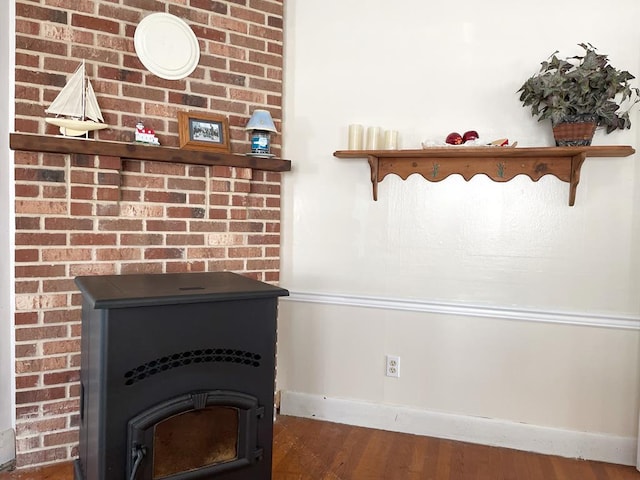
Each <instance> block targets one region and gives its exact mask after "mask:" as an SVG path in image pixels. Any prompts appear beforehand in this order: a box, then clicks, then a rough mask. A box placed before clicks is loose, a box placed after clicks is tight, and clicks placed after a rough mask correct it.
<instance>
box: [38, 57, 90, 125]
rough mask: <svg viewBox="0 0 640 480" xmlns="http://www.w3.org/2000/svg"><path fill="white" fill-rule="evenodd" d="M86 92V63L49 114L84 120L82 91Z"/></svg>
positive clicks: (56, 100) (54, 103)
mask: <svg viewBox="0 0 640 480" xmlns="http://www.w3.org/2000/svg"><path fill="white" fill-rule="evenodd" d="M83 90H84V63H83V64H82V65H80V67H79V68H78V70H76V73H74V74H73V75H72V76H71V78H70V79H69V83H67V84H66V85H65V86H64V88H63V89H62V90H60V93H59V94H58V96H57V97H56V98H55V99H54V100H53V102H51V105H49V108H47V109H46V110H45V112H47V113H52V114H54V115H65V116H68V117H77V118H82V110H83V109H82V91H83Z"/></svg>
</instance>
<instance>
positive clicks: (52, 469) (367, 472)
mask: <svg viewBox="0 0 640 480" xmlns="http://www.w3.org/2000/svg"><path fill="white" fill-rule="evenodd" d="M273 446H274V448H273V480H418V479H420V480H640V472H638V471H637V470H636V469H635V468H633V467H624V466H620V465H611V464H607V463H601V462H590V461H584V460H574V459H567V458H561V457H553V456H547V455H538V454H534V453H527V452H520V451H517V450H509V449H504V448H496V447H487V446H483V445H474V444H470V443H463V442H455V441H451V440H440V439H436V438H430V437H420V436H415V435H407V434H402V433H394V432H386V431H381V430H372V429H367V428H361V427H352V426H349V425H340V424H335V423H329V422H321V421H317V420H309V419H304V418H296V417H287V416H279V417H278V419H277V421H276V424H275V433H274V439H273ZM72 479H73V468H72V465H71V464H70V463H64V464H59V465H53V466H49V467H43V468H39V469H31V470H28V469H24V470H18V471H14V472H5V473H0V480H72Z"/></svg>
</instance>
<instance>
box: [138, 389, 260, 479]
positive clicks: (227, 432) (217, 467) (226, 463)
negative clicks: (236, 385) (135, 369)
mask: <svg viewBox="0 0 640 480" xmlns="http://www.w3.org/2000/svg"><path fill="white" fill-rule="evenodd" d="M263 416H264V408H262V407H259V406H258V399H257V398H255V397H252V396H250V395H244V394H240V393H237V392H228V391H208V392H198V393H191V394H187V395H183V396H181V397H177V398H174V399H171V400H168V401H165V402H162V403H160V404H158V405H155V406H154V407H153V408H151V409H149V410H147V411H145V412H142V413H141V414H140V415H137V416H136V417H134V418H132V419H131V420H130V421H129V424H128V432H129V434H128V444H127V450H128V451H129V452H130V453H131V455H130V457H129V459H128V461H127V477H128V478H130V479H135V480H147V479H148V480H165V479H166V480H189V479H195V478H202V477H208V476H213V477H215V475H216V474H219V473H222V472H225V471H228V470H232V469H235V468H242V467H245V466H248V465H250V464H252V463H255V462H256V461H260V460H261V459H262V456H263V453H264V451H263V449H262V448H261V447H260V446H259V445H258V438H257V420H258V419H259V418H262V417H263Z"/></svg>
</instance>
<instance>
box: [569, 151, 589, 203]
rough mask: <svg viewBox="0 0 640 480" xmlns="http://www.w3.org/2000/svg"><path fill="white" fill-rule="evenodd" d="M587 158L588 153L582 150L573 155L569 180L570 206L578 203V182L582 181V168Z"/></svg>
mask: <svg viewBox="0 0 640 480" xmlns="http://www.w3.org/2000/svg"><path fill="white" fill-rule="evenodd" d="M586 159H587V153H586V152H582V153H580V154H578V155H574V156H573V157H571V180H570V181H569V206H570V207H573V206H574V205H575V203H576V191H577V189H578V183H580V169H581V168H582V164H583V163H584V161H585V160H586Z"/></svg>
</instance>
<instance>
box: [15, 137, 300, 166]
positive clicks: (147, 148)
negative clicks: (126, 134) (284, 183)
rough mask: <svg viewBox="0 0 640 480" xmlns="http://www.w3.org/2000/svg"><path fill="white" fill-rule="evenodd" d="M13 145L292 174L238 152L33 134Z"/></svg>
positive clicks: (275, 163)
mask: <svg viewBox="0 0 640 480" xmlns="http://www.w3.org/2000/svg"><path fill="white" fill-rule="evenodd" d="M9 146H10V148H11V149H12V150H19V151H24V152H46V153H65V154H74V153H75V154H84V155H109V156H112V157H120V158H128V159H133V160H149V161H154V162H171V163H188V164H193V165H223V166H228V167H240V168H255V169H256V170H267V171H272V172H288V171H289V170H291V161H290V160H283V159H280V158H258V157H249V156H246V155H239V154H234V153H218V152H202V151H195V150H182V149H180V148H174V147H162V146H153V145H144V144H140V143H123V142H107V141H103V140H92V139H81V138H69V137H55V136H51V135H36V134H31V133H11V134H10V135H9Z"/></svg>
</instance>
